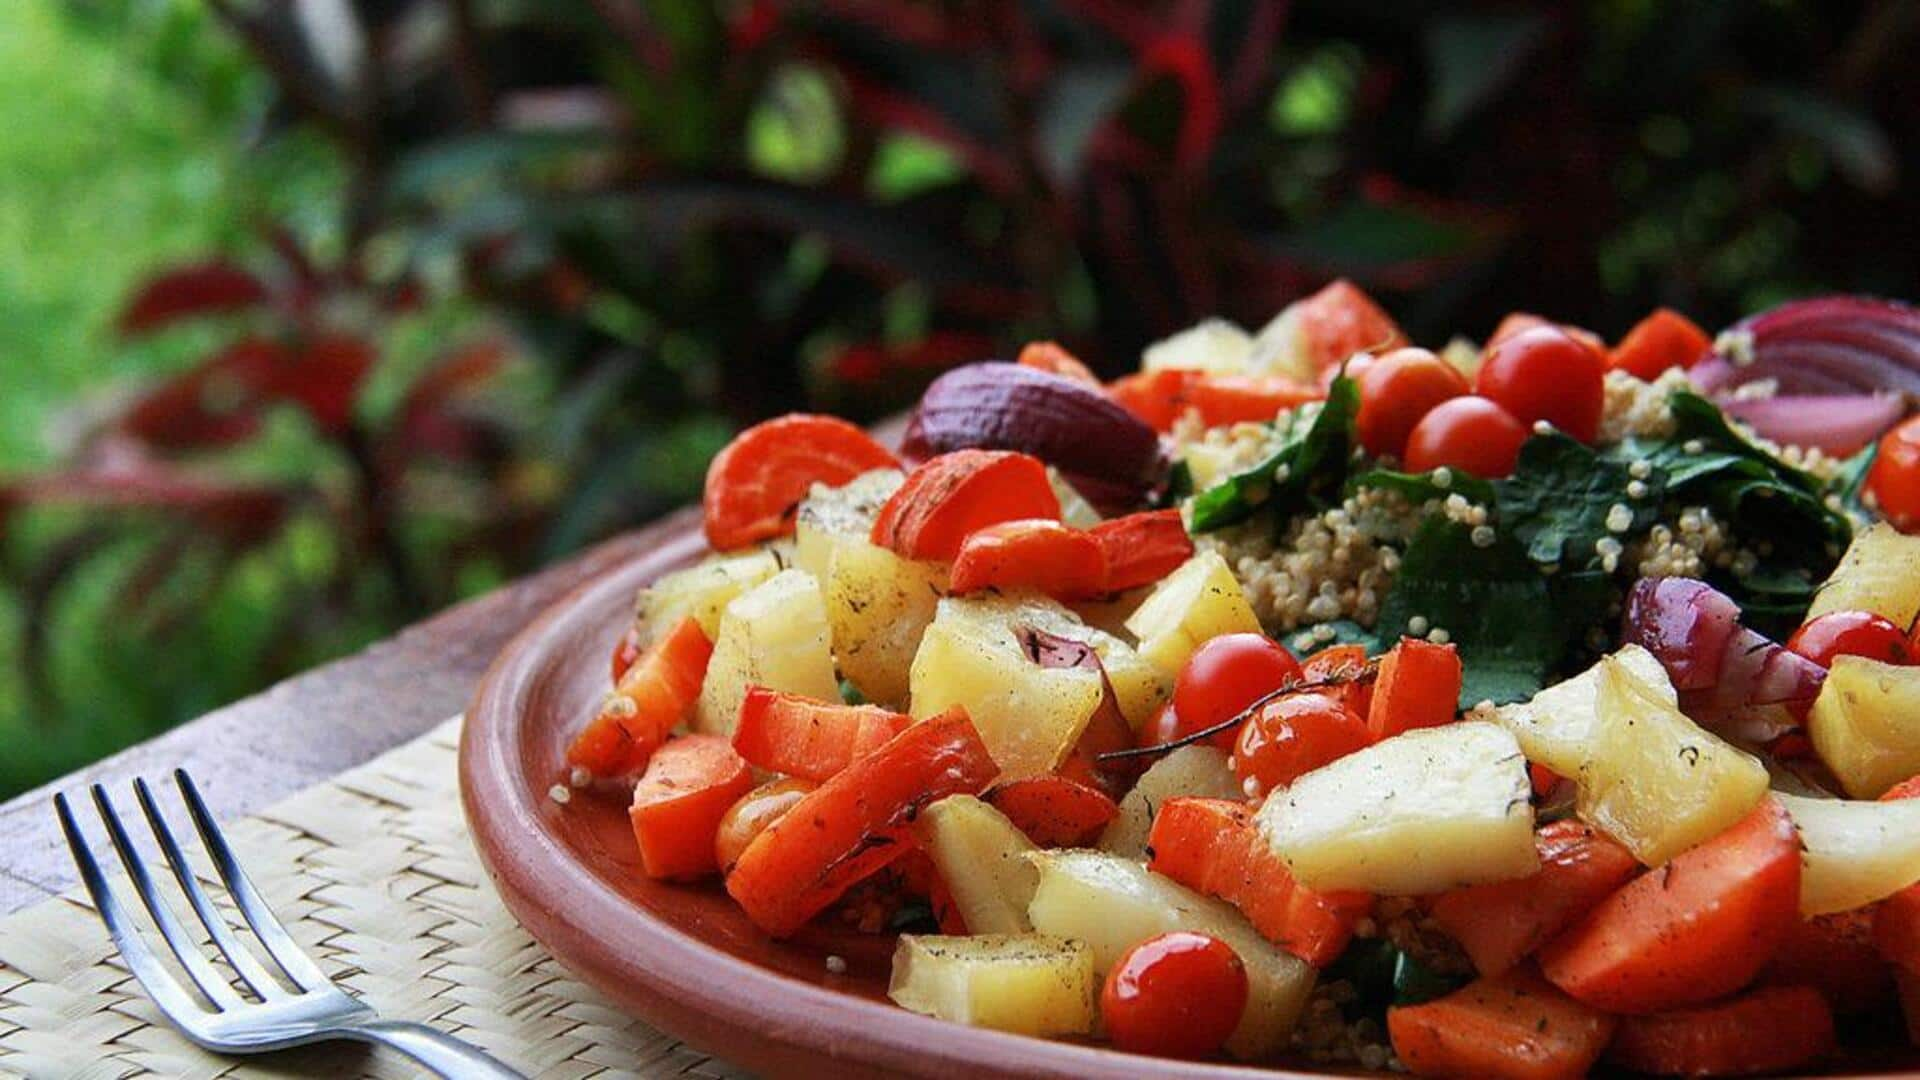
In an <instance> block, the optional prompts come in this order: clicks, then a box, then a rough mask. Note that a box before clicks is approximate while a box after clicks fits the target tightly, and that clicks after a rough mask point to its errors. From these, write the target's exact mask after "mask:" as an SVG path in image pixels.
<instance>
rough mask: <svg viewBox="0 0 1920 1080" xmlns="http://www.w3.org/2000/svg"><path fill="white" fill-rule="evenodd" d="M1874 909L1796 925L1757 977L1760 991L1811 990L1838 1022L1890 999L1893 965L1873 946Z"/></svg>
mask: <svg viewBox="0 0 1920 1080" xmlns="http://www.w3.org/2000/svg"><path fill="white" fill-rule="evenodd" d="M1873 916H1874V908H1873V907H1871V906H1869V907H1864V908H1855V909H1854V910H1852V911H1837V912H1834V913H1833V914H1831V915H1816V916H1814V917H1813V918H1811V919H1804V920H1801V921H1798V922H1795V923H1794V924H1793V925H1792V927H1790V928H1789V929H1788V930H1787V933H1786V936H1784V937H1783V938H1781V939H1780V948H1779V949H1778V950H1776V951H1775V952H1774V954H1773V959H1771V960H1769V961H1768V962H1767V966H1766V968H1765V969H1764V970H1763V971H1761V972H1760V979H1759V981H1758V985H1760V986H1811V987H1813V988H1814V989H1815V990H1818V991H1820V996H1821V997H1824V998H1826V999H1827V1004H1828V1005H1830V1006H1832V1007H1833V1011H1834V1014H1835V1015H1837V1016H1849V1015H1852V1014H1854V1013H1861V1012H1866V1011H1868V1010H1869V1009H1874V1008H1878V1007H1879V1006H1880V1005H1881V1004H1882V1003H1884V1002H1885V1001H1886V1000H1887V999H1888V998H1889V997H1891V996H1892V995H1893V965H1892V964H1889V963H1888V962H1887V961H1886V959H1885V958H1884V957H1882V956H1881V955H1880V951H1879V950H1878V949H1876V948H1874V944H1873Z"/></svg>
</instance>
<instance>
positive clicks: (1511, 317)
mask: <svg viewBox="0 0 1920 1080" xmlns="http://www.w3.org/2000/svg"><path fill="white" fill-rule="evenodd" d="M1536 326H1551V327H1553V328H1554V329H1556V330H1558V331H1560V332H1561V333H1563V334H1565V335H1567V336H1568V337H1570V338H1572V339H1573V340H1575V341H1577V342H1579V343H1580V344H1582V345H1585V346H1586V347H1587V348H1589V349H1592V350H1593V354H1594V355H1595V356H1598V357H1599V358H1600V359H1601V360H1602V361H1604V360H1606V358H1607V343H1606V342H1604V341H1602V340H1600V335H1599V334H1596V333H1594V332H1593V331H1591V330H1588V329H1586V328H1585V327H1580V326H1572V325H1569V324H1567V323H1557V322H1554V321H1552V320H1550V319H1543V318H1541V317H1540V316H1538V315H1535V314H1533V313H1532V312H1530V311H1513V312H1509V313H1508V314H1507V317H1506V318H1504V319H1501V320H1500V325H1499V326H1496V327H1494V328H1493V334H1492V336H1490V337H1488V338H1487V343H1486V345H1484V346H1482V347H1481V349H1480V351H1481V353H1482V354H1483V355H1484V354H1485V353H1488V352H1491V351H1492V350H1493V347H1494V346H1495V345H1498V344H1500V343H1501V342H1503V341H1505V340H1507V339H1508V338H1510V337H1512V336H1513V335H1515V334H1517V333H1519V332H1520V331H1522V330H1531V329H1533V328H1534V327H1536Z"/></svg>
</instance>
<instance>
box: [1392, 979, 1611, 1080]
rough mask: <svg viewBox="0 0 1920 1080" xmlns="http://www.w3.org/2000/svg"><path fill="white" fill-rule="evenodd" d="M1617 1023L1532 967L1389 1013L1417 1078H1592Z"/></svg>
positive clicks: (1397, 1043) (1396, 1045)
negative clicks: (1553, 983)
mask: <svg viewBox="0 0 1920 1080" xmlns="http://www.w3.org/2000/svg"><path fill="white" fill-rule="evenodd" d="M1614 1027H1615V1021H1614V1019H1613V1017H1611V1016H1608V1015H1607V1014H1605V1013H1603V1012H1599V1011H1597V1010H1595V1009H1591V1008H1588V1007H1587V1006H1585V1005H1582V1004H1581V1003H1579V1002H1578V1001H1575V1000H1574V999H1572V998H1570V997H1568V996H1567V995H1565V994H1563V993H1561V992H1560V991H1559V990H1556V989H1555V988H1554V987H1553V986H1552V984H1550V983H1548V982H1547V981H1546V980H1544V979H1542V978H1540V976H1539V975H1537V974H1535V973H1534V972H1533V970H1532V969H1531V968H1514V969H1513V970H1511V971H1508V972H1506V973H1505V974H1501V975H1493V976H1488V977H1485V978H1481V979H1478V980H1476V981H1474V982H1471V983H1468V984H1467V985H1466V986H1463V987H1461V988H1460V989H1459V990H1456V991H1454V992H1453V993H1451V994H1448V995H1447V996H1446V997H1443V998H1437V999H1435V1000H1433V1001H1429V1002H1425V1003H1424V1004H1420V1005H1406V1006H1401V1007H1399V1008H1393V1009H1388V1010H1387V1034H1388V1035H1389V1036H1390V1037H1391V1038H1392V1039H1393V1052H1394V1053H1395V1054H1396V1055H1398V1056H1399V1058H1400V1061H1401V1062H1402V1063H1403V1064H1405V1065H1406V1067H1407V1068H1408V1069H1410V1070H1412V1072H1413V1073H1414V1075H1416V1076H1441V1077H1459V1078H1461V1080H1573V1078H1576V1077H1582V1076H1585V1075H1587V1070H1588V1069H1590V1068H1592V1067H1593V1063H1594V1062H1595V1061H1598V1060H1599V1058H1600V1054H1601V1052H1602V1051H1604V1050H1605V1049H1606V1047H1607V1040H1608V1039H1610V1038H1612V1037H1613V1032H1614Z"/></svg>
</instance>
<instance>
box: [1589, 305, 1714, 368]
mask: <svg viewBox="0 0 1920 1080" xmlns="http://www.w3.org/2000/svg"><path fill="white" fill-rule="evenodd" d="M1712 348H1713V340H1712V339H1711V338H1709V337H1707V332H1706V331H1705V330H1702V329H1700V327H1699V326H1698V325H1696V324H1695V323H1694V321H1693V320H1692V319H1689V318H1687V317H1686V316H1685V315H1682V314H1680V313H1679V312H1677V311H1674V310H1672V309H1671V308H1659V309H1658V310H1656V311H1654V313H1653V314H1651V315H1649V316H1647V317H1646V318H1644V319H1641V320H1640V321H1639V322H1638V323H1636V324H1634V327H1633V329H1631V330H1629V331H1627V336H1626V337H1623V338H1621V339H1620V344H1618V345H1615V346H1614V347H1613V352H1612V354H1611V355H1609V356H1608V357H1607V366H1608V367H1609V368H1612V369H1614V370H1616V371H1625V372H1628V373H1629V374H1631V375H1633V376H1634V377H1635V378H1637V379H1644V380H1646V381H1647V382H1652V381H1653V380H1655V379H1657V378H1659V377H1660V373H1661V372H1663V371H1665V370H1667V369H1668V368H1676V367H1677V368H1689V367H1692V366H1693V365H1694V363H1695V362H1696V361H1698V360H1699V359H1700V358H1701V357H1703V356H1705V355H1707V353H1708V352H1709V351H1711V350H1712Z"/></svg>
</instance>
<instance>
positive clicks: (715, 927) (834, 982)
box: [460, 527, 1920, 1080]
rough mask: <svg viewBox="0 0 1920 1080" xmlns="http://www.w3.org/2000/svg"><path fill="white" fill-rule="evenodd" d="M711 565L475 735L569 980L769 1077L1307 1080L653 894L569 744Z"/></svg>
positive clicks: (604, 606)
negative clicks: (968, 994)
mask: <svg viewBox="0 0 1920 1080" xmlns="http://www.w3.org/2000/svg"><path fill="white" fill-rule="evenodd" d="M703 550H704V541H703V539H702V537H701V536H700V534H699V531H698V528H697V527H694V528H690V529H689V530H688V531H687V532H686V533H685V534H683V535H682V536H681V537H680V538H678V539H675V540H671V541H669V542H667V543H665V544H663V545H662V546H661V547H660V549H658V550H657V551H655V552H653V553H651V554H649V555H648V556H647V557H645V558H642V559H640V560H638V561H636V562H634V563H631V564H629V565H627V566H626V567H624V568H622V569H620V570H618V571H616V572H614V573H611V574H609V575H607V576H606V577H605V578H604V579H603V580H600V581H596V582H593V583H591V584H589V585H588V586H586V587H585V588H583V589H581V590H580V591H578V592H575V593H574V594H572V595H571V596H569V597H567V598H566V599H564V600H562V601H561V602H560V603H558V604H557V605H555V606H554V607H553V608H552V609H551V610H549V611H548V612H547V613H546V614H545V615H543V616H542V617H541V618H540V619H539V620H538V621H537V622H535V623H534V624H533V625H532V626H531V627H529V628H528V629H527V630H526V631H525V632H524V633H522V634H521V635H520V636H519V637H518V638H517V639H515V640H514V642H513V643H512V644H511V645H509V646H508V647H507V649H506V651H505V652H504V653H503V654H501V656H500V658H499V659H498V660H497V661H495V663H494V666H493V668H492V670H491V671H489V672H488V674H487V677H486V679H485V681H484V682H483V683H482V685H481V688H480V691H479V695H478V697H477V698H476V700H475V701H474V705H473V709H472V712H471V713H470V715H469V717H468V720H467V726H466V734H465V737H464V739H463V741H462V743H461V747H460V772H461V795H462V799H463V801H464V803H465V807H466V813H467V820H468V822H469V823H470V824H471V826H472V829H473V836H474V841H475V843H476V845H477V846H478V848H479V851H480V854H481V857H482V858H483V859H484V860H485V862H486V864H487V867H488V869H489V870H490V871H491V872H492V874H493V878H494V881H495V882H496V884H498V886H499V888H500V892H501V895H502V896H503V897H504V898H505V900H506V902H507V905H508V906H509V907H510V908H511V909H512V910H513V912H514V914H515V915H516V916H517V917H518V918H519V919H520V921H521V922H522V923H524V924H525V925H526V927H527V929H528V931H530V932H531V933H532V934H533V936H534V937H535V938H537V939H539V940H540V942H541V943H542V944H544V945H545V946H546V947H547V948H548V949H550V950H552V952H553V953H554V955H555V956H557V957H558V958H559V959H560V960H561V962H563V963H564V964H566V965H567V967H568V968H570V969H571V970H573V971H574V972H575V973H577V974H578V975H580V976H581V977H582V978H584V979H585V980H587V981H588V982H590V983H592V984H593V985H595V986H597V987H599V988H600V989H601V990H602V991H604V992H605V993H607V994H608V995H609V996H610V997H612V998H613V999H614V1000H616V1001H618V1002H619V1003H621V1004H622V1005H624V1006H625V1007H627V1008H629V1009H631V1010H632V1011H633V1012H634V1013H635V1014H637V1015H639V1016H641V1017H643V1018H645V1019H646V1020H647V1021H648V1022H650V1023H652V1024H654V1025H655V1026H657V1027H659V1028H661V1029H663V1030H665V1031H667V1032H670V1033H672V1034H673V1035H675V1036H677V1037H679V1038H681V1039H683V1040H685V1041H686V1042H688V1043H690V1044H692V1045H693V1046H695V1047H698V1048H700V1049H701V1050H704V1051H706V1052H708V1053H711V1054H714V1055H716V1056H719V1057H722V1058H724V1059H726V1060H728V1061H730V1062H733V1063H735V1064H737V1065H740V1066H744V1067H746V1068H749V1069H753V1070H755V1071H757V1072H760V1073H762V1074H764V1075H767V1076H781V1077H785V1076H815V1075H825V1074H827V1073H829V1072H831V1074H832V1075H833V1076H834V1077H835V1080H842V1078H848V1077H857V1076H941V1077H960V1076H965V1077H967V1078H969V1080H978V1078H981V1077H989V1076H1030V1077H1085V1076H1127V1077H1139V1078H1143V1080H1150V1078H1162V1077H1209V1078H1214V1080H1225V1078H1229V1077H1239V1078H1242V1080H1246V1078H1251V1077H1267V1078H1273V1077H1287V1076H1293V1077H1299V1076H1305V1075H1308V1074H1306V1073H1300V1072H1287V1071H1279V1070H1274V1069H1270V1068H1266V1069H1247V1068H1235V1067H1231V1066H1227V1065H1200V1064H1186V1063H1180V1062H1168V1061H1160V1060H1157V1059H1151V1058H1142V1057H1134V1056H1130V1055H1124V1054H1119V1053H1117V1052H1115V1051H1112V1050H1107V1049H1102V1048H1099V1047H1095V1046H1087V1045H1078V1044H1074V1043H1066V1042H1050V1041H1046V1040H1041V1039H1030V1038H1025V1037H1021V1036H1015V1035H1005V1034H1001V1033H998V1032H992V1031H984V1030H979V1029H975V1028H968V1027H963V1026H960V1025H956V1024H948V1023H943V1022H941V1021H937V1020H932V1019H928V1018H926V1017H922V1016H916V1015H914V1014H912V1013H909V1012H906V1011H905V1010H902V1009H898V1008H895V1007H893V1006H891V1005H889V1004H887V1002H886V1000H885V991H886V976H887V961H888V957H889V956H890V954H891V952H892V940H891V938H881V937H874V936H871V935H858V934H852V933H848V934H845V935H836V934H833V933H829V932H825V931H818V932H813V933H814V936H812V937H805V938H802V939H799V940H795V941H791V942H784V943H783V942H775V941H772V940H769V939H768V938H767V937H766V936H765V935H763V934H761V933H760V932H759V931H757V930H755V929H754V928H753V926H752V925H751V924H749V923H748V922H747V920H746V918H745V916H743V915H742V914H741V913H740V911H739V909H738V908H736V907H735V906H734V905H733V904H732V903H731V902H730V901H729V900H728V899H727V897H726V896H725V894H724V893H722V892H721V891H720V890H719V888H718V887H717V886H708V887H688V886H679V885H667V884H660V883H656V882H652V881H649V880H647V879H646V877H645V876H644V875H642V874H641V873H640V871H639V858H638V854H637V852H636V850H635V848H634V841H633V837H632V834H631V833H630V832H629V831H628V829H627V821H626V813H625V807H624V805H623V804H622V803H621V802H620V801H619V800H618V799H612V798H609V799H599V798H593V797H580V796H576V797H575V798H574V799H573V800H572V801H571V802H570V804H569V805H567V806H561V805H559V804H557V803H555V802H553V801H552V799H551V798H550V797H549V795H548V791H549V789H551V788H552V786H553V784H554V783H555V782H556V781H557V780H558V779H559V778H560V776H561V772H562V768H561V760H562V754H563V751H564V748H565V746H566V740H567V737H568V735H569V734H570V733H571V731H572V730H573V728H574V727H575V726H576V725H577V724H578V723H579V722H580V720H581V718H582V717H583V716H584V715H585V714H586V712H587V711H588V710H589V709H590V708H591V707H592V706H593V705H594V703H595V702H597V701H598V700H599V699H600V697H601V696H602V695H603V694H604V693H605V692H606V689H607V677H608V676H607V657H608V654H609V651H610V650H611V648H612V646H613V643H614V642H615V641H616V640H617V639H618V637H619V634H620V632H621V629H622V628H623V626H624V625H625V623H626V620H627V618H628V617H629V612H630V610H631V603H632V598H633V595H634V593H635V591H636V590H637V589H639V588H640V587H641V586H642V585H644V584H646V583H647V582H649V581H651V580H653V579H654V578H656V577H658V576H660V575H661V574H663V573H666V572H668V571H670V570H673V569H676V568H678V567H680V566H682V565H684V564H686V563H688V562H690V561H692V560H693V559H695V558H697V557H698V556H699V554H700V553H701V552H702V551H703ZM829 954H838V955H840V956H842V957H844V958H846V959H847V961H848V964H849V967H848V970H847V972H846V973H845V974H844V975H833V974H829V973H828V972H827V970H826V966H825V958H826V957H827V956H828V955H829ZM1875 1064H1880V1063H1878V1062H1876V1063H1875ZM1904 1064H1905V1065H1907V1066H1908V1067H1909V1068H1911V1067H1913V1066H1914V1065H1916V1064H1920V1062H1915V1061H1913V1060H1912V1059H1911V1056H1909V1059H1908V1060H1907V1061H1905V1062H1904ZM1896 1068H1897V1066H1896ZM1348 1075H1352V1074H1348Z"/></svg>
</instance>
